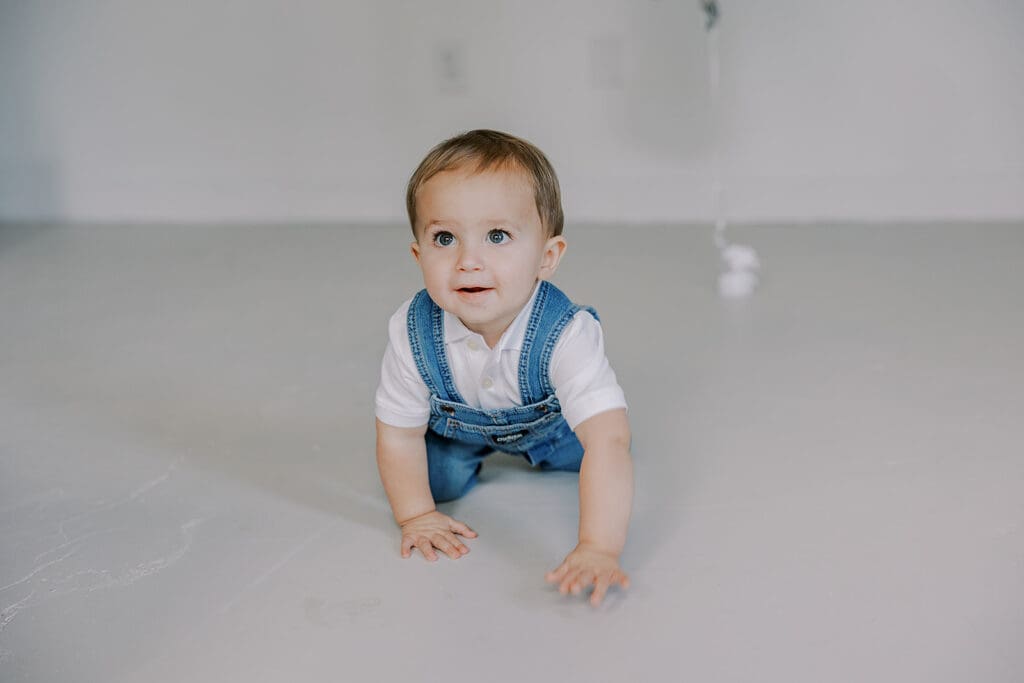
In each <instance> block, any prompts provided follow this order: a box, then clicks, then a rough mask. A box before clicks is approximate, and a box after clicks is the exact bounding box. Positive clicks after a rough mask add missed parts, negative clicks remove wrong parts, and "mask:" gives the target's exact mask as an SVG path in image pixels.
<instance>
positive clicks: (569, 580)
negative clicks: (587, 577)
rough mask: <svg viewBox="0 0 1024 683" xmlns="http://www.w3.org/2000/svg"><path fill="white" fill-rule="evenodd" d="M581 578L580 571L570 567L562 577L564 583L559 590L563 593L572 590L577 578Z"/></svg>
mask: <svg viewBox="0 0 1024 683" xmlns="http://www.w3.org/2000/svg"><path fill="white" fill-rule="evenodd" d="M578 578H579V571H577V570H575V569H570V570H569V571H568V572H567V573H566V575H565V576H564V577H563V578H562V583H561V584H559V586H558V592H559V593H561V594H562V595H565V594H566V593H568V592H570V591H571V590H572V587H573V585H575V583H576V580H577V579H578Z"/></svg>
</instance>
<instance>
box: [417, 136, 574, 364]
mask: <svg viewBox="0 0 1024 683" xmlns="http://www.w3.org/2000/svg"><path fill="white" fill-rule="evenodd" d="M406 207H407V208H408V211H409V222H410V224H411V226H412V232H413V237H414V238H415V239H414V241H413V243H412V254H413V256H414V257H415V259H416V262H417V263H418V264H419V265H420V268H421V270H422V271H423V281H424V283H425V284H426V288H427V292H428V293H429V294H430V297H431V298H432V299H433V300H434V302H435V303H437V305H438V306H440V307H441V308H443V309H444V310H446V311H448V312H449V313H452V314H453V315H455V316H457V317H458V318H459V319H460V320H461V321H462V322H463V324H465V325H466V326H467V327H468V328H469V329H471V330H473V331H474V332H477V333H479V334H481V335H483V337H484V339H485V341H487V343H488V344H490V345H493V343H495V342H496V341H497V339H498V338H499V337H500V336H501V334H502V333H503V332H504V330H505V329H506V328H507V327H508V325H509V324H511V322H512V320H513V319H514V318H515V317H516V315H517V314H518V313H519V311H521V310H522V309H523V307H524V306H525V305H526V303H527V302H528V301H529V299H530V295H531V294H532V293H533V288H534V286H535V285H536V283H537V281H538V280H542V279H546V278H548V277H550V276H551V275H552V274H553V273H554V272H555V268H557V266H558V263H559V261H560V260H561V258H562V254H563V253H564V252H565V239H564V238H563V237H562V222H563V217H562V202H561V195H560V192H559V189H558V178H557V177H556V176H555V171H554V169H553V168H552V167H551V163H550V162H549V161H548V160H547V158H546V157H545V156H544V154H543V153H542V152H541V151H540V150H539V149H537V148H536V147H534V146H533V145H531V144H530V143H528V142H526V141H525V140H520V139H519V138H516V137H513V136H511V135H508V134H506V133H499V132H497V131H492V130H474V131H470V132H469V133H464V134H462V135H459V136H457V137H454V138H452V139H450V140H446V141H444V142H442V143H441V144H440V145H438V146H437V147H435V148H434V149H432V150H431V151H430V153H429V154H427V156H426V158H425V159H424V160H423V161H422V162H421V163H420V165H419V167H418V168H417V169H416V172H415V173H414V174H413V176H412V178H411V179H410V180H409V187H408V189H407V191H406Z"/></svg>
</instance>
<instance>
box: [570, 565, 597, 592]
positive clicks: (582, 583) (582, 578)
mask: <svg viewBox="0 0 1024 683" xmlns="http://www.w3.org/2000/svg"><path fill="white" fill-rule="evenodd" d="M592 583H594V572H592V571H590V570H589V569H585V570H583V571H581V572H580V573H579V575H578V576H577V578H576V581H575V582H573V584H572V587H571V588H570V589H569V590H570V591H571V592H572V594H573V595H579V594H580V593H581V592H583V589H584V588H586V587H587V586H589V585H590V584H592Z"/></svg>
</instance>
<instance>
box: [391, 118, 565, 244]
mask: <svg viewBox="0 0 1024 683" xmlns="http://www.w3.org/2000/svg"><path fill="white" fill-rule="evenodd" d="M473 163H475V166H474V167H473V171H474V172H475V173H480V172H483V171H488V170H491V169H494V168H499V169H500V168H509V169H518V170H520V171H523V172H524V173H525V174H526V175H527V177H528V178H529V180H530V182H531V183H532V184H533V195H534V200H535V201H536V203H537V213H538V214H539V215H540V220H541V224H542V225H543V226H544V228H545V229H546V230H547V233H548V237H554V236H555V235H561V234H562V224H563V222H564V220H565V218H564V216H563V214H562V193H561V190H559V188H558V176H557V175H555V169H554V168H553V167H552V166H551V162H550V161H548V158H547V157H546V156H544V153H543V152H541V151H540V150H539V149H537V147H535V146H534V145H532V144H530V143H529V142H527V141H526V140H523V139H521V138H517V137H515V136H514V135H509V134H508V133H502V132H500V131H496V130H483V129H481V130H471V131H469V132H468V133H462V134H461V135H457V136H455V137H453V138H450V139H448V140H445V141H444V142H442V143H440V144H438V145H437V146H436V147H434V148H433V149H432V150H430V152H428V153H427V156H426V157H424V159H423V161H421V162H420V165H419V166H418V167H417V168H416V171H415V172H414V173H413V174H412V177H411V178H409V185H408V187H407V188H406V191H405V208H406V210H407V211H408V212H409V225H410V226H411V227H412V233H413V236H415V235H416V193H417V192H419V190H420V188H421V187H423V184H424V183H426V182H427V181H428V180H430V179H431V178H433V177H434V176H435V175H437V174H438V173H441V172H443V171H450V170H453V169H456V168H460V167H462V166H465V165H467V164H473Z"/></svg>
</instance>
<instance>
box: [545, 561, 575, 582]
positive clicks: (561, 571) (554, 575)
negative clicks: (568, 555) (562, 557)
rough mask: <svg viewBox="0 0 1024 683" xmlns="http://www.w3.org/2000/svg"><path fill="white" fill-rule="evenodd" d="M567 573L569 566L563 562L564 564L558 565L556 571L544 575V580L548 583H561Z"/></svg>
mask: <svg viewBox="0 0 1024 683" xmlns="http://www.w3.org/2000/svg"><path fill="white" fill-rule="evenodd" d="M567 571H569V565H568V564H566V563H565V562H563V563H562V564H560V565H558V567H557V568H556V569H554V570H553V571H550V572H548V573H547V574H545V575H544V579H545V580H546V581H547V582H548V583H554V582H556V581H561V580H562V577H564V576H565V573H566V572H567Z"/></svg>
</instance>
